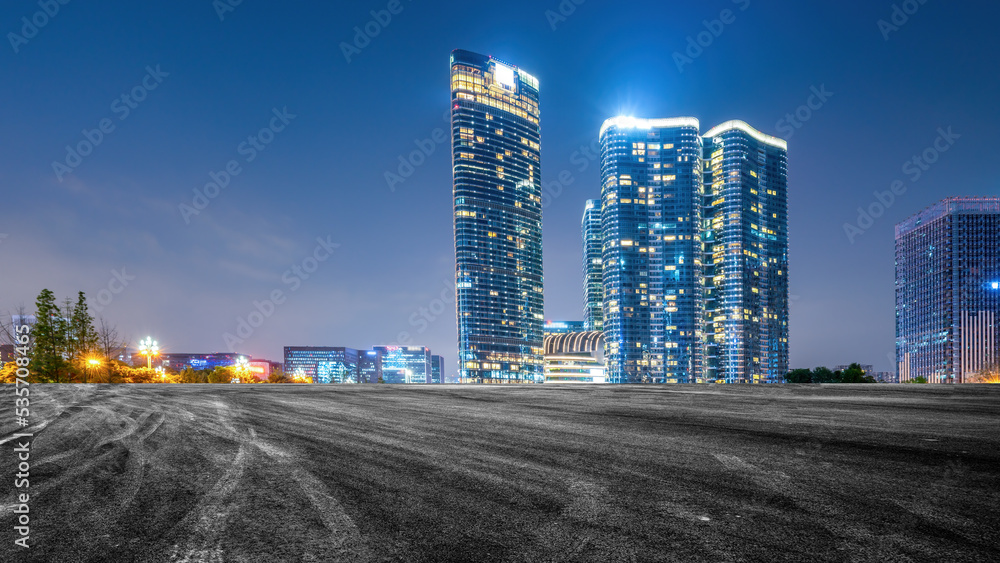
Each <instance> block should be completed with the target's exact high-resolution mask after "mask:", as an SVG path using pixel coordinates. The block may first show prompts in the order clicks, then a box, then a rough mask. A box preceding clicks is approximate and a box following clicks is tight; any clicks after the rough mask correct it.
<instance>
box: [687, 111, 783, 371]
mask: <svg viewBox="0 0 1000 563" xmlns="http://www.w3.org/2000/svg"><path fill="white" fill-rule="evenodd" d="M703 144H704V159H703V161H704V182H703V185H704V215H705V216H704V218H703V221H704V224H703V229H702V239H703V241H704V250H705V258H704V263H705V276H704V277H705V288H704V295H705V312H706V325H705V332H706V343H707V349H706V351H707V355H706V377H707V379H709V380H713V381H718V380H722V381H725V382H726V383H781V382H782V381H783V380H784V377H785V375H786V374H787V373H788V179H787V176H788V172H787V152H788V145H787V143H786V142H785V141H783V140H781V139H778V138H776V137H771V136H770V135H765V134H763V133H761V132H760V131H757V130H756V129H754V128H753V127H750V126H749V125H747V124H746V123H744V122H742V121H728V122H726V123H723V124H722V125H719V126H718V127H715V128H713V129H711V130H710V131H708V132H707V133H706V134H705V137H704V140H703Z"/></svg>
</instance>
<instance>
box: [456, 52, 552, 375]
mask: <svg viewBox="0 0 1000 563" xmlns="http://www.w3.org/2000/svg"><path fill="white" fill-rule="evenodd" d="M451 108H452V110H451V126H452V168H453V177H454V200H455V259H456V276H455V281H456V294H457V295H456V298H457V314H458V353H459V375H460V377H461V380H462V382H478V383H520V382H540V381H542V379H543V363H542V320H543V312H542V299H543V293H542V291H543V290H542V197H541V196H542V185H541V168H540V161H541V153H540V146H539V143H540V141H541V138H540V135H541V129H540V127H539V112H538V80H536V79H535V78H534V77H533V76H531V75H530V74H528V73H526V72H524V71H522V70H520V69H518V68H517V67H515V66H512V65H509V64H506V63H503V62H501V61H498V60H496V59H494V58H493V57H489V56H485V55H479V54H476V53H471V52H468V51H462V50H456V51H453V52H452V54H451Z"/></svg>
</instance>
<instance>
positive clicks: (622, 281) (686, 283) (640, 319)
mask: <svg viewBox="0 0 1000 563" xmlns="http://www.w3.org/2000/svg"><path fill="white" fill-rule="evenodd" d="M600 145H601V198H602V211H601V226H602V239H603V252H602V260H601V261H602V264H603V274H602V278H603V283H604V307H603V309H604V336H605V350H606V362H607V376H608V380H609V381H610V382H612V383H639V382H671V383H678V382H680V383H684V382H696V381H699V380H700V378H701V377H702V361H703V359H702V358H703V348H704V345H703V341H702V324H703V322H704V302H703V299H702V295H701V291H702V279H701V257H702V246H701V226H702V218H701V206H702V201H701V182H702V174H701V155H702V139H701V137H700V136H699V134H698V120H697V119H694V118H689V117H681V118H674V119H635V118H631V117H616V118H613V119H609V120H607V121H605V122H604V124H603V125H602V126H601V131H600Z"/></svg>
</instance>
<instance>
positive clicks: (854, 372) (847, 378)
mask: <svg viewBox="0 0 1000 563" xmlns="http://www.w3.org/2000/svg"><path fill="white" fill-rule="evenodd" d="M840 381H841V383H875V378H874V377H872V376H870V375H865V370H863V369H861V364H858V363H853V364H851V365H850V366H848V368H847V369H846V370H844V371H843V372H842V373H841V377H840Z"/></svg>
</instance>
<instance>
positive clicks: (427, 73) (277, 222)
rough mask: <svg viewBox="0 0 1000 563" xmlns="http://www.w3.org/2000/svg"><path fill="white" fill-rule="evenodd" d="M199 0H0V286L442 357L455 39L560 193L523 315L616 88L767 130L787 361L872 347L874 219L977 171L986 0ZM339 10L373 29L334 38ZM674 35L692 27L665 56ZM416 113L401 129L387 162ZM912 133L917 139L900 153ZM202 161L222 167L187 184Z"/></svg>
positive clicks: (450, 306) (882, 327) (576, 241)
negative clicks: (516, 97)
mask: <svg viewBox="0 0 1000 563" xmlns="http://www.w3.org/2000/svg"><path fill="white" fill-rule="evenodd" d="M226 1H227V0H220V1H218V2H215V3H214V4H213V2H212V1H211V0H197V1H194V0H186V1H176V2H164V3H157V4H152V3H146V2H133V1H129V2H124V1H121V2H83V1H71V2H69V3H68V4H67V5H64V6H63V5H59V11H58V13H56V14H55V15H54V16H51V17H47V16H46V17H42V16H36V15H35V14H36V12H40V11H41V8H39V4H38V3H37V2H36V1H29V0H16V1H15V0H10V1H5V2H3V4H2V7H0V30H2V31H3V32H4V34H5V37H6V42H5V44H4V46H3V47H2V48H0V51H3V52H2V53H0V68H2V71H3V77H4V80H3V83H2V86H0V116H2V122H3V124H4V134H3V135H2V137H0V153H2V154H3V159H2V166H0V186H2V188H0V189H2V195H3V197H2V199H0V209H2V212H3V220H2V222H0V311H12V310H14V309H15V308H16V307H17V306H19V305H21V304H24V305H27V306H29V307H31V308H33V306H34V299H35V297H36V296H37V295H38V293H39V291H40V290H41V289H42V288H49V289H52V290H53V291H54V292H55V293H56V295H57V296H58V297H59V298H62V297H65V296H70V295H74V294H75V293H76V292H77V291H79V290H82V291H85V292H86V293H87V294H88V296H89V298H90V302H91V304H92V306H95V307H100V308H101V314H102V315H104V316H105V317H106V318H108V319H109V320H111V321H112V322H114V323H115V324H117V325H118V327H119V329H120V330H121V331H122V332H123V333H124V334H125V335H127V336H130V337H131V339H132V342H133V343H134V342H135V341H136V340H138V339H139V338H141V337H145V336H146V335H151V336H153V338H155V339H157V340H159V342H160V343H161V345H162V346H163V347H164V349H165V351H171V352H211V351H225V350H226V349H227V348H228V345H227V342H226V338H225V336H224V335H225V334H226V333H230V334H232V335H234V336H239V334H240V333H239V332H238V328H239V321H238V318H243V319H249V317H250V316H251V313H252V312H254V311H255V310H258V308H259V309H261V310H263V311H264V312H263V313H260V314H258V315H257V316H254V317H253V320H254V321H257V322H255V323H254V324H259V326H257V327H250V326H246V327H242V328H243V330H242V334H243V335H244V336H246V338H245V342H244V343H242V344H237V345H236V346H235V348H236V350H237V351H239V352H243V353H247V354H252V355H253V356H254V357H263V358H268V359H272V360H280V359H281V354H282V346H285V345H317V346H318V345H331V346H338V345H339V346H351V347H359V348H367V347H370V346H372V345H376V344H389V343H409V344H415V345H426V346H429V347H431V348H432V350H433V351H434V352H435V353H437V354H441V355H443V356H445V360H446V370H447V373H448V375H449V376H452V375H454V373H455V369H456V368H455V362H456V326H455V312H454V301H453V299H454V293H453V285H452V284H453V279H454V242H453V240H454V239H453V234H452V195H451V170H450V145H449V141H447V140H445V141H444V142H443V143H438V142H435V139H438V140H440V139H441V138H442V136H445V137H447V136H446V135H444V133H443V132H446V131H448V123H447V121H446V120H445V118H444V117H445V116H446V112H447V111H448V102H449V84H448V71H449V67H448V61H449V53H450V52H451V51H452V50H453V49H456V48H462V49H467V50H470V51H475V52H479V53H484V54H491V55H493V56H495V57H497V58H499V59H501V60H504V61H508V62H510V63H512V64H515V65H517V66H519V67H521V68H523V69H524V70H526V71H527V72H529V73H532V74H533V75H535V76H536V77H537V78H538V79H539V83H540V95H541V123H542V176H543V181H544V182H545V183H546V184H547V185H548V190H549V193H550V195H551V194H555V193H558V192H560V191H561V193H559V195H558V196H557V197H551V198H550V199H551V202H550V204H549V205H548V206H547V207H546V208H545V210H544V245H545V254H544V261H545V305H546V307H545V316H546V318H549V319H560V320H567V319H568V320H575V319H581V318H582V308H583V303H582V299H583V298H582V279H581V242H580V218H581V215H582V212H583V205H584V200H585V199H587V198H595V197H598V196H599V166H598V165H597V162H596V161H595V160H589V159H588V156H587V155H588V152H589V149H586V147H587V146H588V145H590V144H591V143H593V142H594V141H595V140H596V137H597V133H598V129H599V128H600V125H601V123H602V122H603V121H604V120H605V119H606V118H608V117H612V116H615V115H618V114H628V115H633V116H636V117H672V116H693V117H697V118H699V119H700V120H701V124H702V132H705V131H707V130H708V129H709V128H710V127H712V126H714V125H716V124H718V123H721V122H723V121H725V120H729V119H742V120H745V121H747V122H748V123H750V124H751V125H753V126H754V127H756V128H758V129H760V130H761V131H763V132H765V133H768V134H773V135H778V136H781V137H783V138H786V139H788V141H789V151H788V162H789V193H790V201H789V206H790V213H789V217H790V246H791V250H790V280H791V294H792V309H791V311H792V312H791V321H790V322H791V338H790V340H791V355H792V361H791V364H792V367H814V366H817V365H830V366H832V365H835V364H841V363H849V362H852V361H858V362H861V363H874V364H875V366H876V368H877V369H880V370H889V369H890V368H891V367H893V365H892V360H890V356H891V354H892V353H893V350H894V344H893V338H894V327H893V319H894V297H893V226H894V224H895V223H896V222H898V221H900V220H902V219H904V218H906V217H907V216H909V215H911V214H913V213H915V212H917V211H919V210H920V209H922V208H924V207H926V206H928V205H930V204H931V203H933V202H935V201H937V200H939V199H941V198H943V197H946V196H949V195H997V194H998V193H1000V190H998V185H997V183H996V180H995V175H996V171H995V170H993V169H992V166H991V164H992V163H994V162H996V153H997V149H998V148H1000V140H998V136H997V135H996V132H997V131H998V130H1000V112H998V111H997V109H996V107H997V99H998V86H1000V76H998V73H997V62H996V61H997V55H998V53H1000V34H997V33H995V27H996V22H997V21H998V20H1000V5H998V4H997V3H996V2H986V1H981V2H944V1H943V0H927V1H926V2H925V3H923V4H921V3H920V2H918V1H917V0H909V1H908V2H899V1H897V2H896V5H897V6H898V7H899V10H898V11H897V13H896V15H895V24H901V25H894V24H893V21H892V18H893V13H894V9H893V2H892V1H889V0H885V1H871V0H865V1H861V0H855V1H847V2H800V1H783V2H778V1H771V2H767V1H764V0H736V1H731V0H714V1H709V2H684V3H680V2H663V1H662V0H661V1H655V2H628V3H622V2H604V1H599V0H586V1H585V2H582V3H580V5H578V6H577V5H575V4H573V3H572V2H570V1H569V0H566V1H564V2H562V11H563V12H564V13H568V12H570V8H571V7H572V8H573V11H572V13H568V15H565V16H563V15H561V14H560V2H559V1H557V0H550V1H531V2H529V1H520V2H518V1H508V2H489V3H487V2H433V3H431V2H421V1H416V2H410V1H408V0H402V2H401V3H399V4H398V6H397V5H396V4H394V3H390V2H388V1H382V0H378V1H363V2H361V1H358V2H330V3H326V2H323V3H320V2H289V3H284V2H283V3H278V2H263V1H259V0H244V1H243V2H242V3H240V4H238V5H237V6H235V7H233V8H232V9H231V10H228V9H227V10H226V11H223V12H222V18H220V15H219V11H220V10H221V8H220V7H219V6H228V5H229V4H228V3H224V2H226ZM233 1H234V2H235V0H233ZM578 1H579V0H578ZM52 2H53V4H55V0H52ZM387 7H392V8H393V9H394V10H395V11H397V12H398V13H396V14H390V13H388V12H386V13H385V14H381V16H380V17H381V19H382V20H383V21H386V20H387V17H386V16H387V15H388V16H391V20H389V21H388V23H387V24H386V25H382V24H380V23H377V22H376V23H369V22H372V20H373V16H372V15H371V13H370V12H371V11H372V10H375V11H376V12H378V11H380V10H386V8H387ZM904 8H905V10H908V11H910V12H913V13H912V14H907V13H906V12H905V11H904ZM914 8H916V10H915V11H914ZM49 9H50V11H53V10H54V9H53V8H51V7H50V8H49ZM724 10H729V12H728V13H724V12H723V11H724ZM547 11H550V13H548V14H547V13H546V12H547ZM25 17H26V18H28V20H29V21H30V20H31V19H32V18H33V17H34V18H35V20H36V22H43V23H44V25H42V26H38V27H37V29H36V28H34V27H33V25H29V26H25V24H24V21H23V20H22V18H25ZM717 19H719V20H720V22H719V23H717V24H716V23H713V22H712V21H711V20H717ZM904 19H906V21H903V20H904ZM46 20H47V21H46ZM706 20H708V25H707V26H706V24H705V23H704V22H705V21H706ZM721 20H725V21H721ZM879 20H885V22H887V23H886V24H884V25H882V26H881V28H880V25H879V23H878V22H879ZM366 24H368V29H369V30H373V31H376V32H377V34H376V35H375V36H374V37H372V38H368V37H358V40H356V39H355V38H356V36H357V35H358V34H357V32H356V31H355V29H354V28H355V27H356V26H357V27H359V28H361V29H362V31H364V28H365V26H366ZM25 27H26V28H27V29H23V28H25ZM553 27H554V29H553ZM709 28H711V29H709ZM713 31H715V32H716V34H717V37H716V36H715V35H713V34H712V32H713ZM33 32H34V33H33ZM702 32H704V33H702ZM12 33H13V34H17V35H18V36H22V34H23V39H20V38H18V37H14V36H12V35H10V34H12ZM699 33H702V35H701V37H700V39H701V40H702V42H703V43H704V44H707V45H708V46H707V47H700V46H699V48H698V49H695V48H694V47H691V48H690V51H688V52H687V53H685V51H686V50H687V49H688V48H689V41H688V38H689V37H690V38H691V41H693V42H697V41H698V39H699V37H698V35H699ZM29 36H30V37H29ZM886 37H888V39H886ZM366 40H367V43H366ZM12 42H13V45H12ZM344 44H350V45H352V46H351V47H350V49H349V52H348V53H347V55H346V56H345V47H344ZM15 49H16V51H17V52H15ZM699 49H700V52H699ZM675 53H678V54H679V55H678V56H675ZM680 55H683V57H687V58H686V59H682V58H679V56H680ZM348 57H349V58H350V61H348V60H347V59H348ZM814 88H815V91H819V92H825V93H824V94H823V96H822V97H819V96H815V95H814V94H813V91H814V90H813V89H814ZM133 94H134V97H133ZM123 95H127V96H128V97H127V99H123V98H122V96H123ZM139 99H141V101H138V100H139ZM810 102H811V103H812V105H813V109H803V108H801V106H803V105H805V104H809V103H810ZM796 112H798V113H799V117H797V118H795V117H794V114H795V113H796ZM787 114H793V119H794V120H795V123H796V124H798V126H799V127H795V126H794V125H792V124H791V122H790V121H789V120H788V119H787V118H786V115H787ZM803 116H804V117H807V118H808V119H805V120H802V121H800V120H801V119H802V118H803ZM102 127H103V128H104V129H105V131H101V128H102ZM271 127H273V129H271ZM262 129H266V130H265V131H264V132H263V133H262V132H261V130H262ZM438 129H440V130H441V132H437V131H436V130H438ZM84 131H86V132H87V133H84ZM939 131H943V132H945V133H948V132H949V131H950V135H949V136H948V137H947V138H946V139H944V140H938V137H939V135H941V133H940V132H939ZM955 135H957V138H956V137H955ZM252 136H253V137H257V138H256V139H253V140H248V137H252ZM88 137H89V139H90V140H88ZM424 139H429V141H426V142H423V141H422V140H424ZM418 140H420V141H421V143H420V144H421V145H423V147H424V150H425V151H426V152H429V153H430V154H429V155H428V156H426V157H424V158H417V159H415V160H416V162H419V165H418V166H416V167H414V169H413V170H412V173H411V172H410V171H409V170H407V169H405V168H404V169H403V170H402V172H405V173H407V176H406V177H405V178H403V181H402V182H397V183H394V184H393V185H392V187H391V188H390V186H389V183H388V182H387V180H386V176H385V174H386V172H387V171H388V172H392V173H396V174H399V173H400V172H401V171H400V170H399V166H400V160H399V158H400V156H401V155H402V156H403V157H404V158H406V157H407V156H408V155H410V153H411V152H412V151H414V150H418V143H415V141H418ZM935 141H937V145H938V148H947V150H946V151H943V152H940V151H938V150H937V149H933V147H934V146H935ZM67 145H69V146H71V147H74V150H75V148H76V147H78V146H82V152H88V153H89V154H87V155H85V156H83V155H73V154H67V148H66V147H67ZM91 145H95V146H93V150H92V151H88V150H87V148H88V146H91ZM581 149H583V150H581ZM927 149H931V150H930V151H929V152H928V153H927V156H928V157H930V159H931V160H934V162H933V164H928V163H925V162H923V161H921V162H920V163H913V162H912V158H913V157H914V156H915V155H921V154H924V152H925V150H927ZM921 158H922V157H921ZM421 161H422V162H421ZM908 161H911V163H910V164H909V165H907V164H906V163H907V162H908ZM54 163H58V164H57V165H54ZM904 165H906V167H905V168H904ZM921 165H922V166H921ZM227 167H228V168H229V171H226V170H227ZM924 168H926V170H925V169H924ZM223 172H225V173H224V174H223ZM918 173H919V174H918ZM212 174H214V176H215V177H216V178H218V179H220V182H222V183H225V182H226V179H225V176H227V175H228V184H227V185H226V187H225V188H223V189H221V190H220V192H219V193H217V194H213V195H215V197H211V198H209V197H207V196H206V197H205V199H204V200H201V199H199V198H198V197H196V195H195V191H194V190H196V189H198V190H201V191H202V193H204V190H205V186H206V184H207V183H209V182H211V181H212V180H213V178H212V176H211V175H212ZM560 174H562V178H563V181H564V182H565V186H563V187H562V188H561V190H560V188H559V187H557V184H556V183H557V182H558V181H559V178H560ZM401 177H402V176H401ZM897 179H898V180H901V181H902V182H903V185H904V186H905V187H906V191H905V193H903V194H902V195H898V196H894V198H895V201H893V202H892V203H891V204H890V205H889V206H888V210H887V211H885V212H884V215H881V216H880V217H878V218H873V220H872V221H871V223H872V224H871V225H870V227H869V225H868V221H866V220H863V221H862V226H863V227H866V228H865V229H864V232H863V233H861V234H858V233H857V232H854V235H853V237H852V238H853V240H850V239H849V237H848V235H847V234H846V233H845V229H844V224H845V223H851V224H854V225H857V224H858V207H859V206H860V207H865V208H866V209H867V208H869V207H871V206H872V204H873V203H875V202H877V201H878V200H877V199H876V196H875V195H874V192H876V191H879V192H883V191H888V190H889V189H890V186H891V185H892V183H893V181H894V180H897ZM209 191H210V192H211V188H210V189H209ZM883 198H885V196H884V197H883ZM182 204H183V205H185V206H189V208H186V209H182V208H181V207H180V206H181V205H182ZM874 210H875V211H876V212H878V211H879V209H878V206H875V209H874ZM317 239H322V240H323V241H324V243H325V244H324V245H323V246H320V243H319V242H318V241H317ZM338 245H339V246H338ZM317 258H319V259H317ZM324 258H325V259H324ZM293 266H295V267H296V268H299V269H300V272H301V274H300V273H298V272H296V271H295V270H293V269H292V267H293ZM302 268H304V269H305V270H302ZM308 270H312V273H309V272H308ZM275 291H280V292H281V295H280V297H281V298H280V299H279V300H278V301H280V303H277V304H275V305H274V307H273V310H272V307H271V306H270V304H269V303H268V302H265V301H267V300H270V299H271V298H272V294H274V292H275ZM442 296H444V299H443V300H442V299H441V297H442ZM255 301H256V302H258V306H255V304H254V302H255ZM261 320H262V321H263V322H262V323H260V322H259V321H261Z"/></svg>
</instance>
